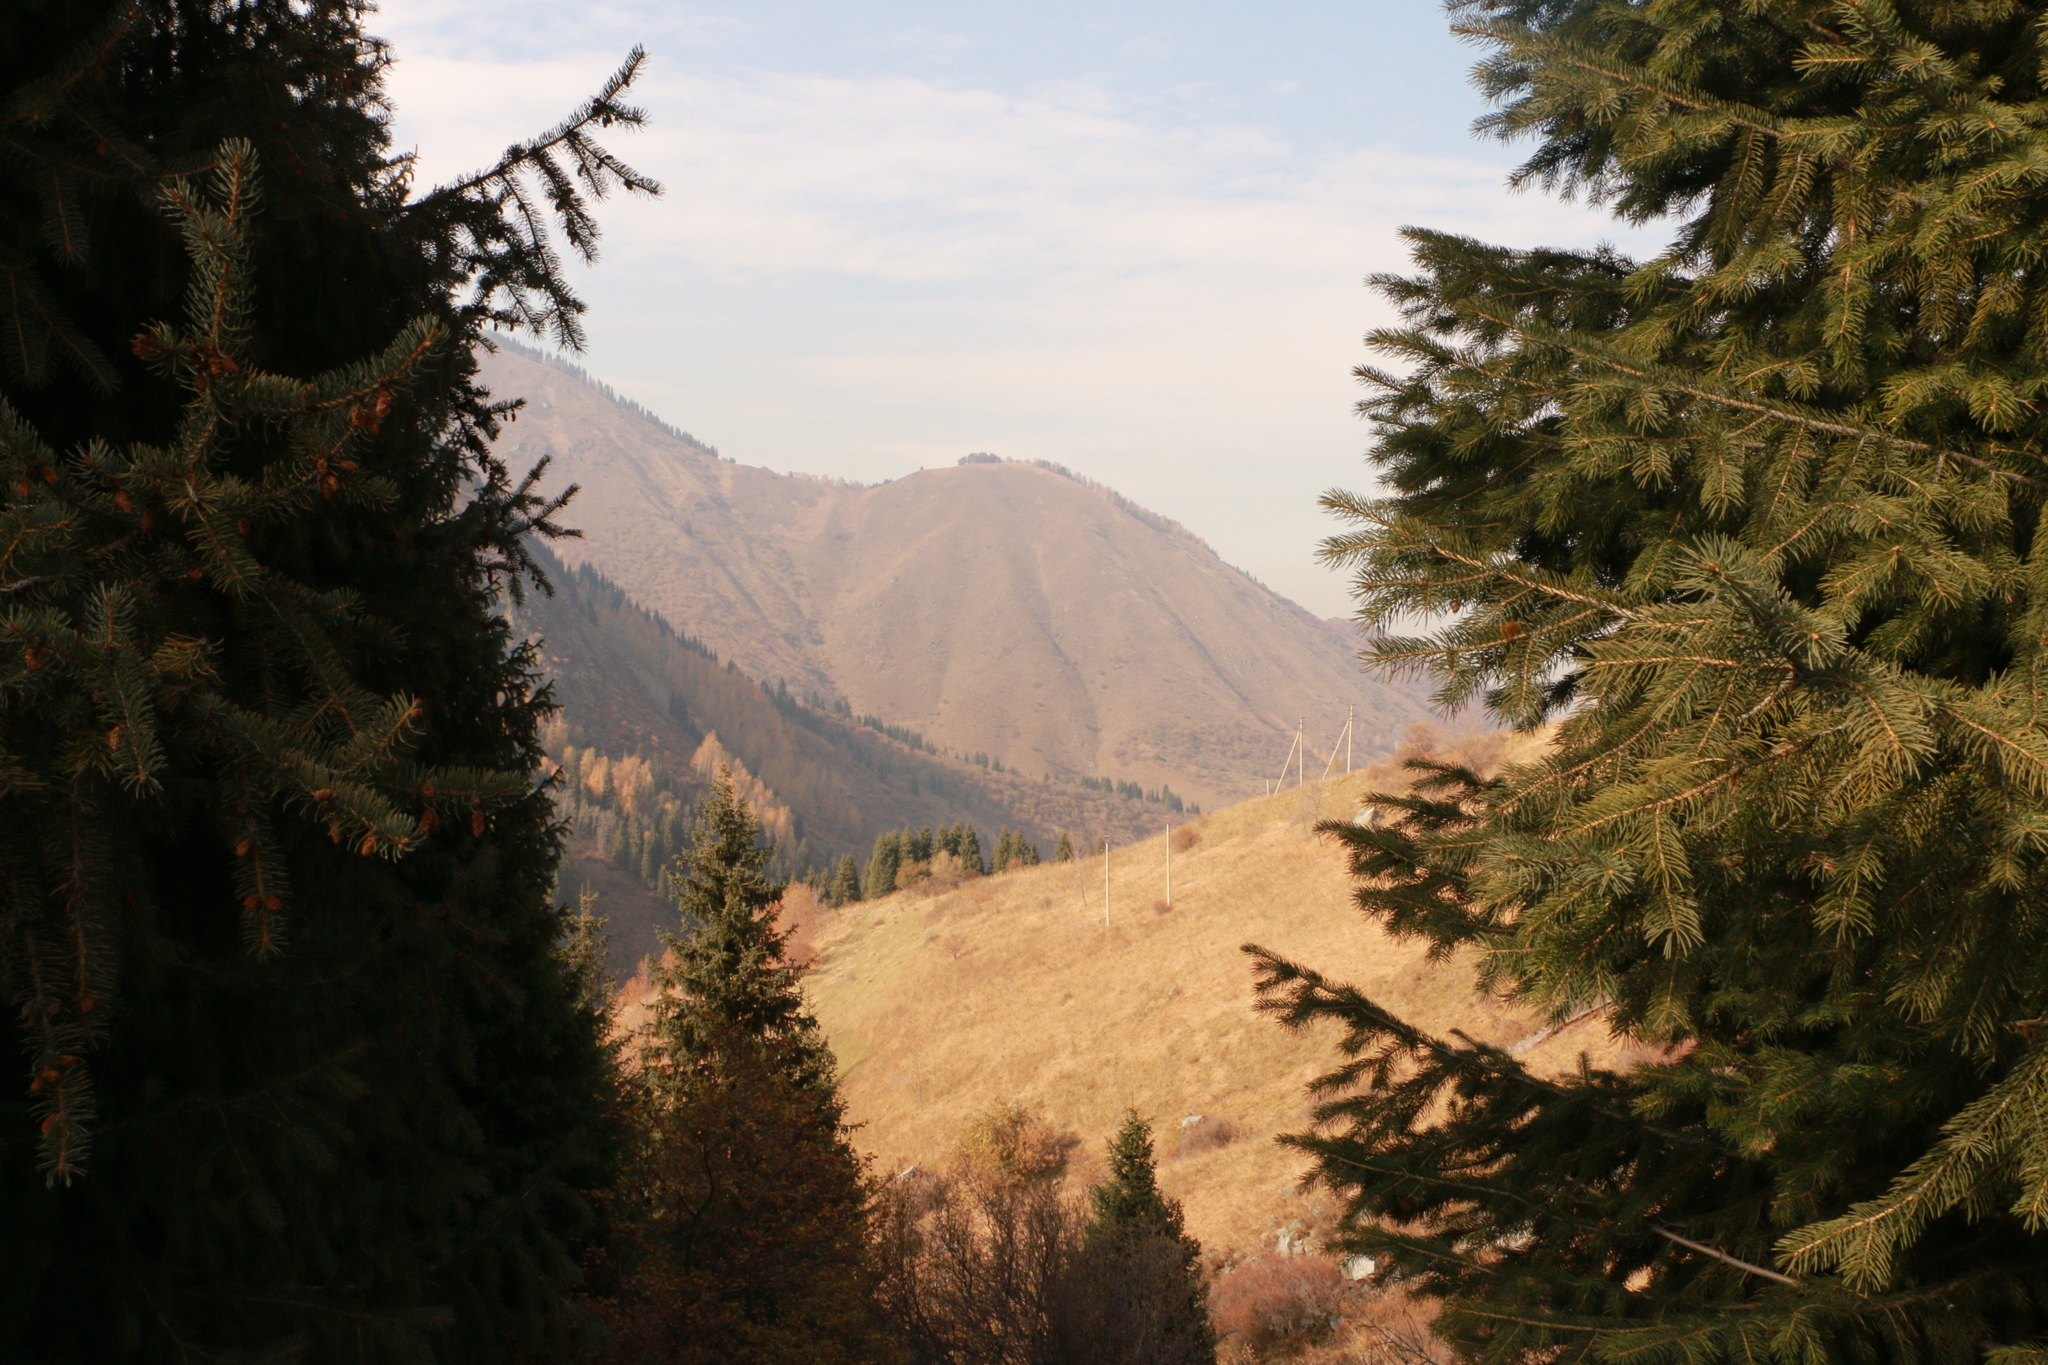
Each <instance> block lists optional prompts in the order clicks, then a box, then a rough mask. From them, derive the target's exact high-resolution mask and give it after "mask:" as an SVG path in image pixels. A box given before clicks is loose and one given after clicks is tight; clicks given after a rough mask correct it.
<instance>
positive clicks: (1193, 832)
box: [1172, 825, 1202, 853]
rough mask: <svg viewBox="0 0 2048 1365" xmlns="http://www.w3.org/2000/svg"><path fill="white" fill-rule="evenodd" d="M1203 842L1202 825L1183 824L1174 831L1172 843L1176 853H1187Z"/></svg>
mask: <svg viewBox="0 0 2048 1365" xmlns="http://www.w3.org/2000/svg"><path fill="white" fill-rule="evenodd" d="M1201 842H1202V827H1201V826H1200V825H1182V826H1181V827H1180V828H1179V829H1177V830H1175V831H1174V832H1173V839H1172V843H1173V851H1174V852H1175V853H1185V852H1187V851H1188V850H1189V849H1191V848H1193V847H1194V846H1195V845H1196V844H1199V843H1201Z"/></svg>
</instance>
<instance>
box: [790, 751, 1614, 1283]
mask: <svg viewBox="0 0 2048 1365" xmlns="http://www.w3.org/2000/svg"><path fill="white" fill-rule="evenodd" d="M1401 780H1402V777H1401V774H1400V773H1399V772H1398V771H1397V770H1396V769H1394V768H1393V767H1391V766H1386V767H1382V768H1381V769H1379V770H1377V771H1374V772H1362V773H1354V774H1352V775H1350V776H1346V777H1336V778H1332V779H1331V780H1329V781H1327V782H1324V783H1320V784H1310V785H1309V786H1308V787H1306V788H1304V789H1301V790H1287V791H1284V792H1282V793H1280V794H1278V795H1275V796H1271V797H1261V798H1255V799H1253V800H1251V801H1247V802H1244V803H1241V804H1239V805H1236V806H1232V807H1230V808H1228V809H1225V810H1220V811H1216V812H1212V813H1211V814H1208V815H1205V816H1203V817H1200V818H1199V819H1198V820H1197V821H1195V822H1194V823H1193V826H1192V828H1193V830H1194V844H1193V846H1192V847H1191V848H1188V849H1185V850H1183V851H1177V852H1176V853H1175V855H1174V866H1173V902H1172V905H1171V908H1161V906H1162V903H1163V902H1164V899H1165V853H1166V840H1165V839H1164V838H1159V837H1155V838H1152V839H1149V840H1147V841H1145V842H1142V843H1139V844H1136V845H1133V846H1126V847H1120V848H1114V849H1112V851H1111V854H1110V892H1109V903H1108V923H1107V925H1105V923H1104V904H1103V863H1102V858H1101V857H1100V856H1097V857H1094V858H1090V859H1086V860H1084V861H1081V862H1078V863H1073V864H1064V865H1047V866H1042V867H1037V868H1030V869H1025V870H1022V871H1017V872H1009V873H1004V874H1001V875H998V876H995V877H990V878H984V879H981V880H977V881H970V882H967V883H965V884H963V885H960V886H957V887H953V888H950V889H946V890H943V891H941V892H938V893H936V894H934V893H931V892H925V893H922V894H920V893H919V892H917V891H911V892H901V893H898V894H897V895H894V896H891V897H888V898H887V899H884V900H880V901H875V902H870V903H866V904H855V905H851V906H848V907H846V908H845V909H844V910H843V911H840V912H837V913H836V914H834V915H833V916H832V917H831V918H830V919H829V920H828V921H827V922H826V924H825V925H824V927H823V929H822V931H821V932H820V933H818V935H817V936H816V940H815V941H816V945H817V956H816V958H815V959H814V961H813V967H812V975H811V977H810V979H809V989H810V991H811V994H812V997H813V999H814V1001H815V1003H816V1007H817V1010H818V1014H819V1017H820V1019H821V1020H822V1021H823V1023H824V1025H825V1028H826V1030H827V1032H828V1034H829V1036H830V1038H831V1042H832V1046H833V1048H834V1049H835V1051H836V1052H837V1054H838V1057H839V1060H840V1064H841V1067H842V1069H843V1073H844V1077H845V1080H844V1093H845V1095H846V1097H847V1100H848V1102H849V1106H850V1117H851V1118H852V1120H853V1121H854V1122H856V1123H858V1124H860V1125H861V1127H860V1129H859V1133H858V1138H857V1140H858V1142H859V1143H860V1144H861V1145H862V1146H863V1147H865V1148H866V1149H867V1150H868V1151H869V1152H870V1153H872V1154H873V1155H874V1156H875V1157H876V1158H877V1159H878V1160H879V1161H881V1162H883V1163H885V1170H900V1169H901V1168H902V1166H903V1165H905V1164H909V1163H913V1162H923V1163H930V1162H932V1161H934V1160H935V1159H937V1158H940V1157H942V1156H943V1155H944V1154H945V1153H946V1152H947V1151H948V1150H949V1149H950V1147H951V1146H952V1144H953V1143H954V1141H955V1140H956V1139H957V1137H958V1136H959V1134H960V1132H961V1131H962V1129H963V1127H964V1126H965V1125H966V1124H967V1123H968V1122H969V1120H970V1119H971V1118H972V1117H973V1116H975V1115H977V1114H980V1113H983V1112H986V1111H987V1110H988V1109H989V1108H990V1107H991V1106H992V1105H994V1104H996V1103H998V1102H1013V1103H1023V1104H1025V1105H1028V1106H1035V1107H1037V1108H1039V1109H1040V1110H1042V1112H1043V1113H1044V1115H1045V1117H1046V1118H1047V1119H1049V1120H1050V1121H1052V1122H1053V1123H1055V1124H1058V1125H1062V1126H1069V1127H1072V1128H1074V1129H1076V1130H1077V1131H1078V1132H1079V1133H1080V1134H1081V1136H1082V1137H1083V1138H1084V1140H1085V1142H1086V1147H1085V1149H1084V1150H1087V1151H1093V1152H1099V1151H1100V1150H1101V1149H1102V1146H1103V1143H1104V1142H1105V1140H1106V1139H1107V1138H1108V1136H1109V1135H1110V1134H1111V1133H1112V1132H1113V1131H1114V1129H1115V1128H1116V1126H1117V1124H1118V1121H1119V1120H1120V1118H1121V1116H1122V1114H1123V1112H1124V1110H1125V1109H1126V1108H1127V1107H1129V1108H1135V1109H1136V1110H1137V1111H1138V1112H1139V1113H1140V1114H1141V1115H1143V1116H1144V1117H1145V1118H1147V1119H1148V1120H1149V1121H1150V1122H1151V1123H1152V1124H1153V1126H1154V1129H1155V1131H1156V1132H1157V1133H1158V1135H1159V1149H1160V1154H1161V1157H1162V1160H1161V1163H1160V1182H1161V1184H1162V1186H1163V1187H1164V1188H1165V1189H1166V1191H1167V1192H1168V1193H1169V1194H1171V1195H1173V1196H1175V1197H1177V1198H1179V1199H1181V1200H1183V1201H1184V1202H1185V1204H1186V1207H1187V1214H1188V1225H1189V1228H1190V1230H1191V1231H1193V1232H1194V1233H1195V1234H1196V1235H1197V1236H1198V1237H1200V1238H1201V1239H1202V1241H1203V1243H1204V1245H1205V1246H1206V1247H1207V1248H1208V1250H1209V1251H1210V1253H1211V1254H1212V1256H1215V1257H1218V1258H1222V1257H1226V1256H1233V1255H1234V1256H1242V1255H1245V1254H1248V1253H1251V1252H1255V1251H1257V1250H1258V1249H1259V1248H1260V1246H1261V1244H1264V1245H1265V1246H1266V1248H1267V1249H1269V1250H1270V1249H1271V1245H1272V1244H1271V1240H1270V1239H1271V1236H1272V1232H1273V1230H1274V1229H1275V1228H1276V1227H1278V1226H1281V1225H1283V1224H1285V1223H1288V1222H1290V1221H1291V1220H1293V1219H1295V1218H1298V1217H1301V1216H1303V1215H1304V1213H1312V1211H1311V1210H1309V1209H1308V1207H1307V1206H1306V1205H1305V1204H1304V1203H1303V1202H1302V1201H1301V1199H1300V1197H1299V1196H1298V1195H1297V1194H1296V1193H1295V1184H1296V1181H1297V1180H1298V1178H1299V1176H1300V1174H1301V1170H1302V1163H1301V1159H1300V1158H1299V1157H1298V1156H1297V1155H1295V1154H1294V1153H1292V1152H1291V1151H1290V1150H1289V1149H1286V1148H1283V1147H1280V1146H1278V1145H1276V1144H1275V1142H1274V1141H1273V1139H1274V1137H1275V1136H1276V1135H1278V1134H1280V1133H1284V1132H1289V1131H1294V1130H1298V1129H1299V1128H1300V1127H1301V1126H1303V1125H1304V1123H1305V1122H1306V1120H1307V1117H1308V1103H1307V1098H1306V1094H1305V1091H1306V1087H1307V1085H1308V1083H1309V1081H1310V1080H1311V1079H1312V1078H1313V1077H1315V1076H1317V1075H1318V1074H1320V1073H1322V1072H1324V1071H1326V1070H1328V1069H1330V1068H1331V1067H1332V1066H1333V1065H1334V1064H1335V1061H1336V1057H1337V1054H1336V1051H1335V1039H1334V1037H1333V1036H1332V1035H1330V1034H1328V1033H1310V1034H1292V1033H1289V1032H1287V1031H1285V1030H1283V1029H1282V1028H1280V1027H1279V1026H1278V1025H1276V1024H1274V1023H1272V1022H1271V1021H1269V1020H1268V1019H1266V1018H1264V1017H1263V1016H1259V1015H1257V1014H1255V1013H1254V1011H1253V1008H1252V1004H1253V1000H1252V993H1251V982H1250V972H1249V969H1248V965H1247V960H1246V958H1245V957H1244V955H1243V954H1242V953H1241V952H1240V951H1239V946H1240V945H1241V944H1243V943H1245V942H1247V941H1252V942H1256V943H1259V944H1261V945H1263V946H1265V947H1268V948H1271V949H1273V950H1275V951H1277V952H1280V953H1282V954H1284V955H1286V956H1289V957H1292V958H1295V959H1297V960H1300V961H1303V962H1306V963H1308V964H1310V965H1312V966H1314V967H1316V968H1318V969H1320V970H1323V971H1325V972H1327V973H1328V974H1330V975H1331V976H1332V977H1334V978H1336V979H1338V980H1343V981H1349V982H1351V983H1353V984H1355V985H1358V986H1360V987H1362V988H1364V989H1365V990H1366V992H1367V993H1368V994H1369V995H1371V996H1373V997H1374V998H1375V999H1378V1000H1380V1001H1382V1002H1383V1003H1386V1004H1388V1005H1391V1006H1393V1007H1394V1008H1395V1009H1397V1010H1399V1011H1400V1012H1402V1013H1403V1014H1404V1015H1405V1016H1406V1017H1407V1018H1409V1019H1411V1020H1413V1021H1414V1022H1416V1023H1418V1024H1420V1025H1422V1026H1424V1027H1426V1028H1430V1029H1432V1030H1436V1031H1444V1030H1449V1029H1452V1028H1458V1029H1463V1030H1464V1031H1465V1032H1466V1033H1468V1034H1470V1035H1472V1036H1473V1037H1476V1038H1479V1039H1482V1040H1485V1041H1487V1042H1491V1043H1496V1044H1500V1045H1503V1046H1509V1047H1515V1048H1516V1049H1517V1051H1518V1052H1520V1054H1521V1055H1523V1056H1524V1057H1525V1058H1526V1059H1527V1060H1529V1061H1530V1062H1531V1063H1532V1064H1533V1065H1535V1066H1537V1067H1538V1068H1540V1069H1543V1070H1546V1071H1549V1070H1557V1069H1562V1068H1567V1067H1570V1066H1573V1065H1575V1064H1576V1063H1577V1060H1578V1057H1579V1055H1580V1053H1581V1052H1586V1053H1589V1054H1591V1056H1592V1058H1593V1060H1594V1061H1595V1062H1596V1063H1601V1062H1606V1063H1611V1062H1613V1061H1614V1060H1615V1058H1616V1055H1617V1049H1616V1047H1615V1045H1614V1043H1613V1042H1612V1040H1610V1039H1609V1037H1608V1035H1607V1033H1606V1030H1605V1029H1604V1028H1603V1027H1602V1026H1601V1024H1600V1022H1599V1019H1598V1017H1594V1018H1589V1019H1586V1020H1583V1021H1580V1022H1578V1023H1576V1024H1573V1025H1572V1026H1570V1027H1568V1028H1566V1029H1564V1030H1563V1031H1561V1032H1558V1033H1556V1034H1554V1035H1545V1034H1543V1033H1542V1032H1541V1031H1540V1030H1539V1028H1538V1026H1537V1021H1535V1020H1533V1019H1531V1018H1529V1017H1527V1016H1526V1015H1524V1014H1521V1013H1519V1012H1517V1011H1515V1010H1511V1009H1508V1008H1505V1007H1503V1006H1502V1005H1501V1004H1500V1003H1499V1002H1497V1001H1494V1000H1491V999H1486V998H1482V997H1479V996H1477V995H1475V994H1474V992H1473V989H1472V983H1471V975H1470V971H1469V968H1468V966H1467V965H1466V964H1464V963H1462V962H1459V961H1452V962H1449V963H1443V964H1432V963H1430V962H1428V961H1427V960H1426V957H1425V954H1424V951H1423V949H1422V947H1421V946H1420V945H1418V944H1415V943H1412V942H1399V941H1396V940H1394V939H1392V938H1390V937H1388V936H1387V935H1386V934H1384V933H1382V932H1380V931H1379V930H1378V929H1377V928H1376V927H1374V926H1372V925H1370V924H1369V923H1367V922H1365V921H1364V920H1363V919H1362V917H1361V916H1359V915H1358V914H1357V913H1355V912H1354V911H1353V910H1352V908H1351V906H1350V903H1349V892H1350V886H1349V883H1348V880H1347V876H1346V872H1345V868H1344V864H1343V859H1342V857H1341V855H1340V852H1339V850H1338V849H1337V848H1336V846H1334V845H1333V844H1332V843H1330V842H1329V841H1327V840H1325V839H1322V838H1320V837H1318V836H1316V835H1314V834H1313V832H1312V830H1313V826H1314V824H1315V822H1316V821H1317V820H1318V819H1323V818H1332V817H1341V816H1348V815H1349V814H1350V813H1351V812H1352V811H1353V810H1355V809H1356V807H1357V804H1358V802H1359V800H1360V799H1361V797H1362V796H1363V794H1364V793H1366V792H1367V791H1370V790H1373V789H1375V788H1381V789H1384V788H1385V787H1386V786H1388V785H1389V784H1390V783H1398V782H1400V781H1401ZM1192 1115H1201V1116H1203V1117H1204V1119H1205V1120H1206V1122H1205V1124H1204V1125H1203V1131H1204V1132H1206V1133H1210V1134H1213V1133H1215V1132H1216V1131H1217V1130H1218V1129H1219V1127H1221V1126H1223V1125H1227V1126H1228V1128H1229V1129H1230V1130H1234V1132H1235V1134H1236V1137H1235V1139H1234V1140H1232V1141H1230V1142H1228V1143H1227V1144H1225V1145H1222V1146H1212V1147H1209V1148H1208V1149H1206V1150H1202V1151H1199V1152H1197V1153H1194V1154H1191V1155H1186V1156H1176V1150H1177V1144H1178V1140H1179V1134H1180V1133H1181V1131H1182V1123H1183V1120H1186V1119H1188V1118H1189V1117H1190V1116H1192ZM1190 1131H1192V1129H1191V1130H1190Z"/></svg>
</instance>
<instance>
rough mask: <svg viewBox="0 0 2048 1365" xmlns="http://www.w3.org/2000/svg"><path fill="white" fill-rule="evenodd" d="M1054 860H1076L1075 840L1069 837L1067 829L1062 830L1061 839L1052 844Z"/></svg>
mask: <svg viewBox="0 0 2048 1365" xmlns="http://www.w3.org/2000/svg"><path fill="white" fill-rule="evenodd" d="M1052 860H1053V861H1054V862H1056V863H1071V862H1072V861H1074V841H1073V840H1071V839H1069V838H1068V837H1067V832H1066V831H1065V830H1061V831H1060V841H1059V842H1058V843H1056V844H1054V845H1053V846H1052Z"/></svg>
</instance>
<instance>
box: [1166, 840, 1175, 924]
mask: <svg viewBox="0 0 2048 1365" xmlns="http://www.w3.org/2000/svg"><path fill="white" fill-rule="evenodd" d="M1166 903H1167V904H1168V905H1172V904H1173V821H1171V820H1168V821H1167V822H1166Z"/></svg>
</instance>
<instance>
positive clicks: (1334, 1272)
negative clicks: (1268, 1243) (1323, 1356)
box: [1209, 1251, 1345, 1353]
mask: <svg viewBox="0 0 2048 1365" xmlns="http://www.w3.org/2000/svg"><path fill="white" fill-rule="evenodd" d="M1344 1288H1345V1284H1344V1276H1343V1274H1342V1272H1340V1271H1339V1270H1338V1269H1337V1262H1336V1260H1335V1258H1333V1257H1329V1256H1281V1255H1278V1254H1276V1253H1274V1252H1270V1251H1262V1252H1260V1253H1259V1254H1258V1255H1256V1256H1254V1257H1252V1258H1251V1259H1250V1260H1248V1261H1245V1262H1243V1263H1241V1264H1240V1265H1238V1266H1237V1268H1236V1269H1234V1270H1231V1271H1229V1272H1227V1273H1225V1274H1223V1275H1220V1276H1218V1277H1217V1279H1216V1280H1215V1282H1214V1283H1213V1284H1211V1285H1210V1287H1209V1315H1210V1317H1211V1319H1212V1320H1213V1321H1214V1322H1215V1324H1216V1330H1217V1332H1218V1333H1220V1334H1222V1335H1223V1336H1225V1337H1227V1338H1230V1339H1231V1340H1232V1341H1233V1342H1234V1343H1235V1344H1238V1345H1241V1346H1244V1347H1247V1348H1249V1349H1250V1350H1252V1351H1254V1352H1259V1353H1267V1352H1272V1351H1275V1350H1294V1349H1297V1348H1299V1347H1302V1346H1306V1345H1309V1344H1310V1343H1313V1342H1317V1341H1321V1340H1322V1339H1324V1338H1325V1337H1328V1336H1329V1335H1330V1334H1331V1332H1333V1331H1334V1330H1335V1329H1336V1327H1337V1325H1338V1323H1339V1321H1340V1315H1341V1310H1342V1308H1343V1300H1344Z"/></svg>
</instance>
